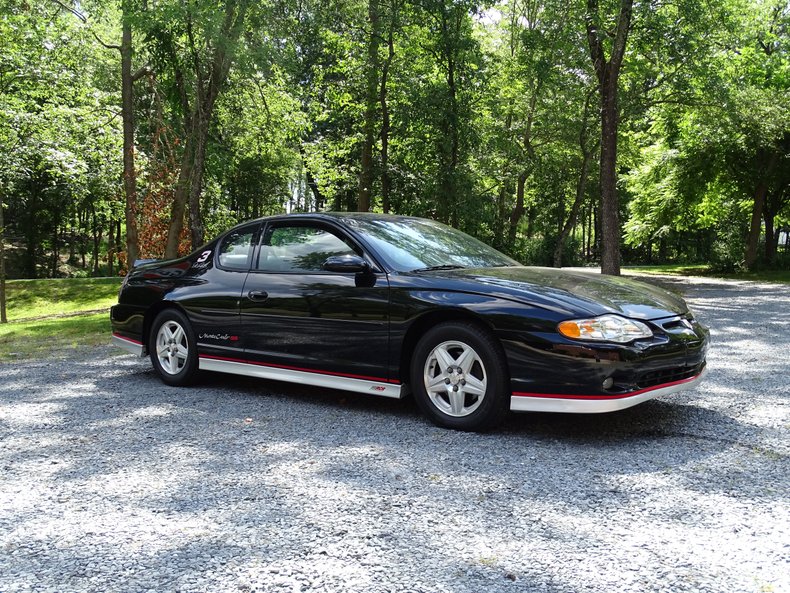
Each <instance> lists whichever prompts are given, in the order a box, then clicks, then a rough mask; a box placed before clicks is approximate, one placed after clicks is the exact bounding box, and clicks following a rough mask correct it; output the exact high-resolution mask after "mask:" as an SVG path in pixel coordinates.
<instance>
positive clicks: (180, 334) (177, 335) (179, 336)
mask: <svg viewBox="0 0 790 593" xmlns="http://www.w3.org/2000/svg"><path fill="white" fill-rule="evenodd" d="M183 338H184V328H182V327H181V326H180V325H179V326H176V331H175V332H174V333H173V339H174V340H175V341H176V344H180V343H181V341H182V340H183Z"/></svg>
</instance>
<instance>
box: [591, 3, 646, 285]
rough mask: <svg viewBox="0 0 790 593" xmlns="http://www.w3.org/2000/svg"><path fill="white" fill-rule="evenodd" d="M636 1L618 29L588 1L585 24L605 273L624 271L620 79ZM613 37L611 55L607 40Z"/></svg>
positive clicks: (624, 7)
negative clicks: (594, 83) (594, 101)
mask: <svg viewBox="0 0 790 593" xmlns="http://www.w3.org/2000/svg"><path fill="white" fill-rule="evenodd" d="M633 4H634V2H633V0H620V4H619V10H618V14H617V17H616V20H615V23H614V31H611V30H607V29H606V28H605V27H604V26H603V24H604V22H605V20H604V18H603V17H602V15H601V12H600V8H599V5H598V0H587V14H586V15H585V26H586V29H587V43H588V45H589V48H590V58H591V59H592V63H593V67H594V68H595V75H596V76H597V78H598V92H599V94H600V101H601V159H600V184H601V217H602V225H601V231H602V232H601V272H602V273H604V274H615V275H619V274H620V214H619V211H620V202H619V199H618V196H617V130H618V124H619V120H620V111H619V107H618V104H617V95H618V82H619V80H620V69H621V67H622V64H623V56H624V55H625V48H626V44H627V42H628V33H629V31H630V29H631V16H632V13H633ZM608 37H612V38H613V40H612V42H611V48H610V50H609V56H608V57H607V55H606V53H607V52H606V46H605V40H606V39H607V38H608Z"/></svg>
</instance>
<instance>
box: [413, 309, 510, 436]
mask: <svg viewBox="0 0 790 593" xmlns="http://www.w3.org/2000/svg"><path fill="white" fill-rule="evenodd" d="M411 386H412V389H413V390H414V397H415V399H416V400H417V404H418V405H419V406H420V409H421V410H422V411H423V412H424V413H425V415H426V416H428V418H430V419H431V420H432V421H433V422H435V423H436V424H438V425H439V426H446V427H448V428H456V429H458V430H486V429H488V428H491V427H492V426H494V425H496V424H497V423H498V422H499V421H500V420H501V419H502V416H503V415H504V414H505V413H506V412H507V410H508V407H509V404H510V391H509V387H510V379H509V377H508V371H507V364H506V362H505V355H504V352H503V351H502V346H501V344H500V343H499V342H498V341H497V339H496V338H495V337H494V335H492V333H491V332H490V331H488V330H486V329H485V328H484V327H482V326H480V325H478V324H476V323H469V322H463V321H451V322H445V323H441V324H439V325H437V326H435V327H433V328H431V329H430V330H428V331H427V332H426V333H425V335H424V336H422V338H421V339H420V341H419V342H417V346H416V347H415V349H414V354H413V356H412V360H411Z"/></svg>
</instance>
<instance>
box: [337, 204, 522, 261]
mask: <svg viewBox="0 0 790 593" xmlns="http://www.w3.org/2000/svg"><path fill="white" fill-rule="evenodd" d="M346 222H347V223H348V225H349V226H351V227H353V228H354V229H355V230H356V231H357V232H359V233H360V234H361V235H363V236H364V237H365V238H366V239H367V240H368V241H369V242H370V244H371V246H372V247H374V248H375V249H376V251H377V252H379V253H380V254H381V256H382V257H384V258H385V259H386V260H387V263H389V264H390V265H391V266H392V267H393V268H395V269H396V270H398V271H400V272H409V271H423V270H447V269H453V268H490V267H498V266H517V265H519V264H518V262H516V261H515V260H512V259H510V258H509V257H508V256H506V255H504V254H502V253H500V252H499V251H497V250H496V249H494V248H493V247H489V246H488V245H486V244H485V243H483V242H481V241H478V240H477V239H475V238H474V237H470V236H469V235H467V234H466V233H462V232H461V231H459V230H457V229H454V228H452V227H449V226H447V225H444V224H442V223H440V222H436V221H434V220H427V219H423V218H392V219H366V218H351V217H349V218H348V219H346Z"/></svg>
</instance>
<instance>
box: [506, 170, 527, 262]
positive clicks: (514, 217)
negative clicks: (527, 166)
mask: <svg viewBox="0 0 790 593" xmlns="http://www.w3.org/2000/svg"><path fill="white" fill-rule="evenodd" d="M527 179H529V171H522V172H521V174H520V175H519V176H518V182H517V184H516V203H515V204H514V205H513V210H512V211H511V213H510V226H509V227H508V233H507V242H508V245H509V246H510V248H511V249H513V248H515V246H516V233H517V231H518V223H519V222H520V221H521V217H522V216H524V186H525V185H526V184H527Z"/></svg>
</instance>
